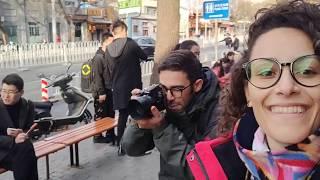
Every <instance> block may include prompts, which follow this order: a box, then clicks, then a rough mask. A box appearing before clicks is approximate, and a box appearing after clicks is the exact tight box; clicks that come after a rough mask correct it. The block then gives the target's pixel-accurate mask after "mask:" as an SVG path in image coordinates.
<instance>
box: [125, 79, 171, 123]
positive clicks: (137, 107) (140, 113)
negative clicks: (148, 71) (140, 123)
mask: <svg viewBox="0 0 320 180" xmlns="http://www.w3.org/2000/svg"><path fill="white" fill-rule="evenodd" d="M164 101H165V97H164V95H163V92H162V89H161V87H160V86H159V85H158V84H154V85H152V86H150V87H148V88H146V89H144V90H143V91H142V93H141V94H140V96H138V97H137V98H135V99H131V100H130V101H129V106H128V107H129V108H128V111H129V114H130V116H131V117H132V118H133V119H139V120H140V119H145V118H151V117H152V113H151V111H150V108H151V106H156V107H157V109H158V110H159V111H162V110H164V109H165V102H164Z"/></svg>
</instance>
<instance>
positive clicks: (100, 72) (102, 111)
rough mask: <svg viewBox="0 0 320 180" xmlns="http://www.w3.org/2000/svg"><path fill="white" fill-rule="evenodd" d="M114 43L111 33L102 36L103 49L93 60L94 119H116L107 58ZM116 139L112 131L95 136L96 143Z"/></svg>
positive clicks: (110, 72)
mask: <svg viewBox="0 0 320 180" xmlns="http://www.w3.org/2000/svg"><path fill="white" fill-rule="evenodd" d="M112 41H113V35H112V34H111V33H104V34H103V35H102V42H101V47H99V49H98V50H97V52H96V55H95V56H94V58H93V86H92V96H93V98H94V111H95V115H94V119H95V120H96V119H98V118H104V117H114V111H113V105H112V104H113V101H112V69H113V65H112V64H111V61H110V60H108V59H107V58H106V56H105V52H106V50H107V47H108V45H109V44H111V43H112ZM113 137H114V130H113V129H112V130H110V132H108V133H107V135H106V137H103V136H102V134H100V135H97V136H94V138H93V142H95V143H108V142H110V141H111V139H112V138H113Z"/></svg>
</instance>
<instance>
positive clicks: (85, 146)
mask: <svg viewBox="0 0 320 180" xmlns="http://www.w3.org/2000/svg"><path fill="white" fill-rule="evenodd" d="M79 153H80V168H71V167H70V165H69V164H70V160H69V148H66V149H63V150H61V151H58V152H56V153H54V154H51V155H50V156H49V159H50V179H52V180H153V179H158V172H159V152H158V151H156V150H153V151H152V153H151V154H149V155H145V156H141V157H128V156H117V147H115V146H111V145H110V144H107V145H106V144H94V143H93V142H92V139H91V138H90V139H88V140H85V141H83V142H81V143H80V144H79ZM38 170H39V177H40V178H39V179H40V180H44V179H46V170H45V158H41V159H39V160H38ZM0 179H1V180H13V175H12V172H6V173H5V174H1V175H0Z"/></svg>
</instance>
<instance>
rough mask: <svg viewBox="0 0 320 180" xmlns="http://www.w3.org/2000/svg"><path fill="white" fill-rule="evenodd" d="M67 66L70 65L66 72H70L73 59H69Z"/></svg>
mask: <svg viewBox="0 0 320 180" xmlns="http://www.w3.org/2000/svg"><path fill="white" fill-rule="evenodd" d="M67 66H68V68H67V72H66V73H67V74H68V72H69V69H70V68H71V66H72V62H71V61H68V63H67Z"/></svg>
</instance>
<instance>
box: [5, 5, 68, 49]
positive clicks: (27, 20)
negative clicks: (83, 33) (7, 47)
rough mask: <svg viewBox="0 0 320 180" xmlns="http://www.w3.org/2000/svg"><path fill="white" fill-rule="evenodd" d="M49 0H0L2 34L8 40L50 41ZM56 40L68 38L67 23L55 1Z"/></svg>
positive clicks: (18, 41) (17, 41)
mask: <svg viewBox="0 0 320 180" xmlns="http://www.w3.org/2000/svg"><path fill="white" fill-rule="evenodd" d="M50 2H51V1H43V0H11V1H6V0H0V4H1V6H0V17H1V20H2V21H1V27H2V29H3V32H2V33H3V34H5V36H6V38H7V41H8V42H13V43H39V42H44V41H46V42H48V41H52V37H53V36H52V16H51V14H52V11H51V9H52V6H51V3H50ZM54 7H55V9H56V11H55V12H56V13H55V19H56V37H57V41H65V40H67V38H68V23H67V21H66V19H65V15H64V12H63V9H62V7H61V5H60V3H59V1H57V2H56V3H55V6H54Z"/></svg>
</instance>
